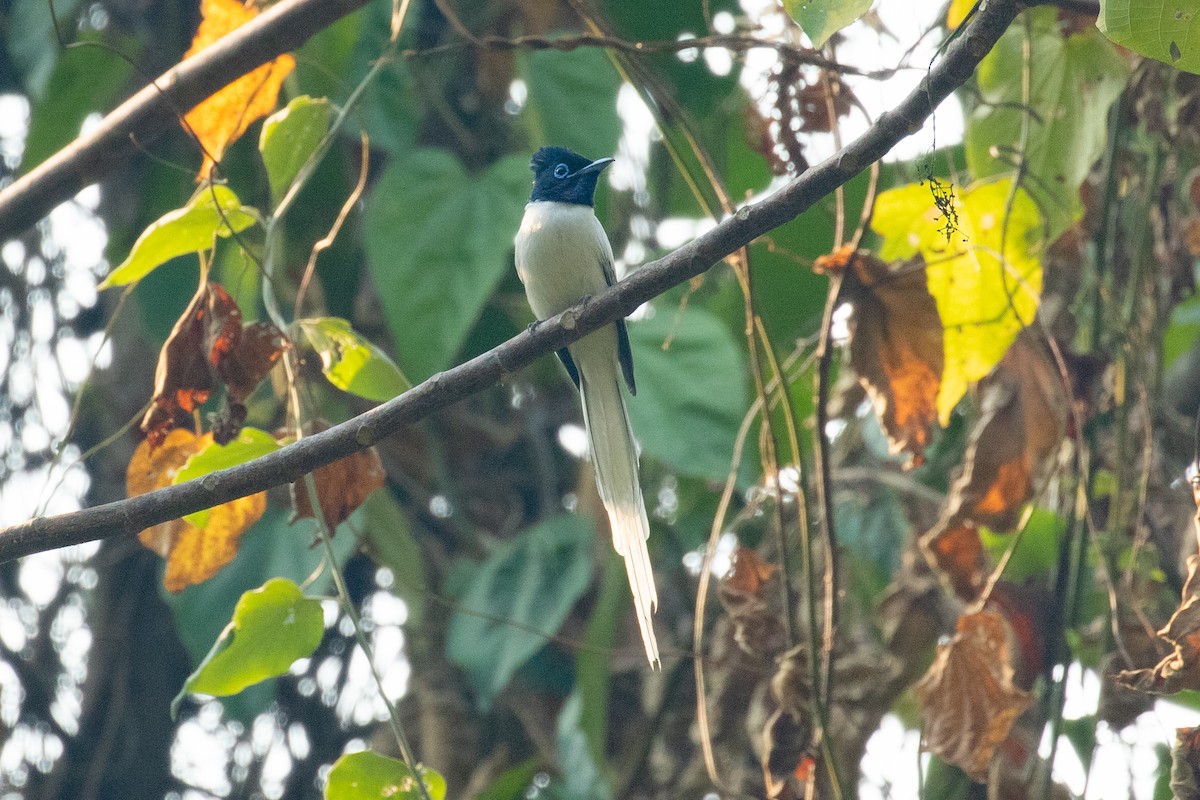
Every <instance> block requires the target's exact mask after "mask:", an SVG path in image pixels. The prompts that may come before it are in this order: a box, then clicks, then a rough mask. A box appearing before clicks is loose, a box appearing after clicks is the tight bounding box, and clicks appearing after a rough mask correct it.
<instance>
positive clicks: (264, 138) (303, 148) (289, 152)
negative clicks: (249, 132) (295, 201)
mask: <svg viewBox="0 0 1200 800" xmlns="http://www.w3.org/2000/svg"><path fill="white" fill-rule="evenodd" d="M332 118H333V106H331V105H330V104H329V101H328V100H326V99H324V98H316V99H314V98H312V97H303V96H302V97H295V98H293V99H292V100H291V102H289V103H288V104H287V106H285V107H284V108H281V109H279V110H278V111H276V112H275V113H274V114H272V115H271V116H269V117H267V119H266V121H265V122H263V126H262V133H261V134H260V135H259V137H258V150H259V152H260V153H262V159H263V164H264V165H265V166H266V168H267V180H268V182H269V183H270V184H271V197H272V199H274V200H275V202H279V200H280V199H281V198H282V197H283V195H284V194H286V193H287V190H288V188H289V187H291V185H292V181H294V180H295V179H296V175H297V174H298V173H299V172H300V169H301V168H302V167H303V166H304V164H305V162H306V161H308V158H309V156H311V155H312V154H313V152H314V151H315V150H316V149H317V146H318V145H319V144H320V143H321V139H323V138H324V137H325V134H326V133H327V132H328V131H329V123H330V120H331V119H332Z"/></svg>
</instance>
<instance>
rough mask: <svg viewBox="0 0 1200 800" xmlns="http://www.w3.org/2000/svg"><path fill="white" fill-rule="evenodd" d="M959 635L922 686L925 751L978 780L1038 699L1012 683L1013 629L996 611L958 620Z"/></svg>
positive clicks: (941, 649)
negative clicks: (1011, 653) (1011, 642)
mask: <svg viewBox="0 0 1200 800" xmlns="http://www.w3.org/2000/svg"><path fill="white" fill-rule="evenodd" d="M957 628H958V630H957V632H956V633H955V635H954V638H953V639H951V640H950V641H949V642H948V643H947V644H944V645H940V646H939V647H938V654H937V657H936V658H935V659H934V662H933V664H932V665H930V667H929V671H928V672H927V673H925V677H923V678H922V679H921V681H920V682H919V683H918V684H917V686H916V689H917V696H918V698H919V699H920V701H921V714H922V718H923V720H924V726H925V741H926V747H927V748H928V749H929V751H930V752H933V753H935V754H937V755H938V756H940V757H941V758H943V759H945V760H946V761H948V762H950V763H951V764H954V765H955V766H957V767H958V768H960V769H961V770H963V771H964V772H966V773H967V774H968V775H970V776H971V777H972V778H973V779H975V780H976V781H983V780H984V779H986V777H987V773H988V764H989V763H990V762H991V760H992V755H993V753H995V751H996V748H997V747H998V746H999V745H1000V744H1001V743H1002V742H1003V741H1004V740H1005V739H1006V738H1007V737H1008V733H1009V730H1010V729H1011V728H1012V726H1013V723H1014V722H1015V721H1016V719H1017V717H1018V716H1020V715H1021V713H1022V712H1023V711H1024V710H1025V709H1026V708H1028V707H1029V706H1030V705H1031V704H1032V703H1033V697H1032V696H1031V695H1030V694H1029V693H1028V692H1026V691H1023V690H1022V689H1020V688H1018V687H1017V686H1015V685H1014V684H1013V667H1012V664H1011V663H1010V655H1009V636H1010V633H1009V630H1008V625H1007V623H1006V622H1005V620H1004V618H1003V617H1002V616H1001V615H1000V614H998V613H996V612H994V611H987V610H984V611H979V612H976V613H974V614H965V615H963V616H962V617H959V620H958V626H957Z"/></svg>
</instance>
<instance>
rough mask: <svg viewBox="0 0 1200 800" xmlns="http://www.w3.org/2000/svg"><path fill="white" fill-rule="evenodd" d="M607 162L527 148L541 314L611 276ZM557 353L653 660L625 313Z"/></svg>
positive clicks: (526, 262)
mask: <svg viewBox="0 0 1200 800" xmlns="http://www.w3.org/2000/svg"><path fill="white" fill-rule="evenodd" d="M612 162H613V159H611V158H601V159H599V160H596V161H591V160H589V159H587V158H584V157H583V156H581V155H579V154H578V153H574V152H572V151H570V150H568V149H566V148H565V147H543V148H542V149H540V150H538V151H537V152H536V153H534V155H533V161H532V164H531V168H532V169H533V173H534V180H533V193H532V195H531V196H530V198H529V204H528V205H527V206H525V217H524V219H523V220H522V221H521V228H520V230H519V231H518V232H517V236H516V240H515V245H516V262H517V275H519V276H520V278H521V282H522V283H523V284H524V285H525V294H526V296H527V297H528V298H529V305H530V307H531V308H532V309H533V313H534V314H535V315H536V316H537V318H538V319H540V320H543V319H548V318H550V317H552V316H554V315H555V314H558V313H560V312H562V311H565V310H566V309H568V308H570V307H571V306H573V305H576V304H577V303H578V302H579V301H580V300H581V299H583V298H584V297H591V296H594V295H597V294H599V293H600V292H602V291H604V289H606V288H607V287H609V286H611V285H613V284H614V283H616V274H615V273H614V271H613V252H612V245H611V244H609V241H608V236H607V235H606V234H605V232H604V227H603V226H602V225H601V224H600V220H598V219H596V214H595V211H594V210H593V207H592V203H593V198H594V195H595V191H596V182H597V181H598V180H599V178H600V173H601V172H602V171H603V170H604V168H605V167H607V166H608V165H609V164H611V163H612ZM558 355H559V358H561V359H562V362H563V364H564V366H566V368H567V372H569V373H570V375H571V379H572V380H574V381H575V385H576V386H577V387H578V388H579V395H580V398H581V400H582V403H583V422H584V426H585V427H586V428H587V436H588V445H589V448H590V449H591V454H592V465H593V467H594V469H595V472H596V488H597V489H598V490H599V493H600V500H601V501H602V502H603V503H604V508H605V510H606V511H607V512H608V521H609V526H610V527H611V528H612V536H613V545H614V546H615V547H616V549H617V552H618V553H620V554H621V557H622V558H624V559H625V571H626V573H627V574H628V575H629V586H630V589H631V590H632V591H633V605H634V609H635V611H636V614H637V621H638V628H639V629H640V630H641V633H642V643H643V644H644V645H645V647H646V657H647V658H648V659H649V660H650V664H651V666H653V667H658V666H659V657H658V642H657V640H656V639H655V638H654V625H653V620H652V615H653V614H654V610H655V608H656V607H657V606H658V592H657V591H656V590H655V588H654V572H653V569H652V567H651V565H650V551H649V550H648V549H647V548H646V539H647V538H648V537H649V536H650V522H649V520H648V519H647V518H646V504H645V502H644V501H643V500H642V487H641V484H640V483H639V482H638V457H637V445H636V444H635V443H634V440H633V429H632V428H631V427H630V425H629V414H628V412H627V411H626V408H625V398H624V396H623V395H622V394H621V377H622V375H623V376H624V378H625V383H626V385H628V387H629V392H630V394H634V393H636V391H637V388H636V385H635V383H634V380H633V354H632V352H631V351H630V348H629V335H628V333H627V332H626V330H625V321H624V320H617V322H616V323H614V324H612V325H607V326H605V327H603V328H601V329H599V330H597V331H594V332H592V333H590V334H588V335H587V336H585V337H583V338H582V339H580V340H579V341H577V342H575V343H574V344H571V345H570V346H568V347H566V348H563V349H562V350H560V351H559V354H558Z"/></svg>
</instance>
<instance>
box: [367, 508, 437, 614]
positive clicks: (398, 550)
mask: <svg viewBox="0 0 1200 800" xmlns="http://www.w3.org/2000/svg"><path fill="white" fill-rule="evenodd" d="M363 510H364V511H365V513H366V519H365V520H364V521H363V525H362V529H363V539H364V540H365V542H364V544H365V545H366V547H367V551H368V552H369V553H370V554H371V556H372V557H373V558H374V559H375V563H377V564H379V565H380V566H383V567H387V568H388V569H390V570H391V571H392V575H393V576H394V578H395V581H396V585H395V586H394V587H393V588H392V591H393V592H394V593H395V594H397V595H399V596H400V597H401V598H402V599H403V600H404V602H405V603H406V604H407V605H408V618H409V619H410V620H411V621H412V622H413V623H414V624H418V623H420V621H421V615H422V613H423V612H424V610H425V595H426V593H427V592H428V588H427V584H426V582H425V564H424V561H423V558H424V557H423V556H422V554H421V546H420V545H419V544H417V540H416V539H414V538H413V532H412V526H411V525H410V524H409V521H408V517H407V516H405V514H404V511H403V509H401V508H400V504H399V503H397V502H396V499H395V498H394V497H392V494H391V492H388V491H383V492H371V494H369V495H368V496H367V499H366V501H365V502H364V503H363Z"/></svg>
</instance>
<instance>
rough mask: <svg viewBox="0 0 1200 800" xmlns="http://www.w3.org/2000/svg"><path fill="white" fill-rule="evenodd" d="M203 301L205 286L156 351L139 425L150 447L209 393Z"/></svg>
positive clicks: (209, 375) (209, 381) (197, 405)
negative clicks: (155, 364)
mask: <svg viewBox="0 0 1200 800" xmlns="http://www.w3.org/2000/svg"><path fill="white" fill-rule="evenodd" d="M207 302H208V288H207V287H204V288H202V289H201V290H200V291H199V292H197V293H196V296H195V297H193V298H192V302H191V303H189V304H188V307H187V308H186V309H185V310H184V312H183V315H182V316H181V317H180V318H179V319H178V321H176V323H175V327H174V328H172V329H171V334H170V336H168V337H167V341H166V343H165V344H163V347H162V350H161V351H160V352H159V354H158V367H157V368H156V369H155V371H154V396H153V398H151V400H150V408H149V409H147V411H146V415H145V416H144V417H143V418H142V426H141V427H142V432H143V433H145V434H146V441H147V442H149V443H150V447H151V448H155V447H158V446H159V445H160V444H162V443H163V439H164V438H165V437H166V435H167V432H168V431H170V430H171V429H172V428H174V427H175V426H176V425H178V424H179V422H180V421H181V419H182V418H184V417H186V415H187V414H190V413H191V412H193V411H195V410H196V409H197V408H199V407H200V406H201V405H202V404H203V403H204V402H205V401H206V400H208V398H209V395H211V394H212V391H213V385H214V383H213V376H212V370H211V369H210V368H209V365H208V359H207V358H206V357H205V353H204V325H203V323H202V322H201V317H202V316H203V315H204V313H205V312H204V309H205V306H206V304H207Z"/></svg>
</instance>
